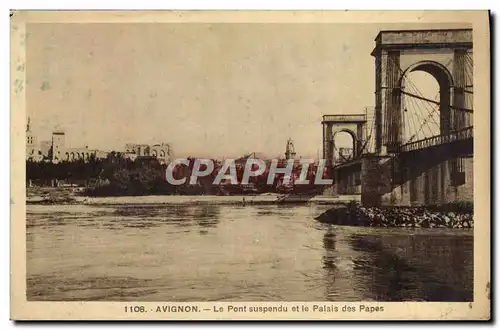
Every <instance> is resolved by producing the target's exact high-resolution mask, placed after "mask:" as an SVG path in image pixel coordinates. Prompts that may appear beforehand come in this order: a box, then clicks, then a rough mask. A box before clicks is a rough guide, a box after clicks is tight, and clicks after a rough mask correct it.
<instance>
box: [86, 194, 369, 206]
mask: <svg viewBox="0 0 500 330" xmlns="http://www.w3.org/2000/svg"><path fill="white" fill-rule="evenodd" d="M351 200H359V196H339V197H331V196H287V195H278V194H269V195H257V196H121V197H76V201H77V202H78V203H83V204H91V205H106V204H277V203H315V204H332V203H345V202H349V201H351Z"/></svg>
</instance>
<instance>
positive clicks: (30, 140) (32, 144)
mask: <svg viewBox="0 0 500 330" xmlns="http://www.w3.org/2000/svg"><path fill="white" fill-rule="evenodd" d="M36 149H37V148H36V137H35V135H34V134H33V132H32V131H31V120H30V117H28V123H27V124H26V159H31V160H33V159H34V158H35V157H36Z"/></svg>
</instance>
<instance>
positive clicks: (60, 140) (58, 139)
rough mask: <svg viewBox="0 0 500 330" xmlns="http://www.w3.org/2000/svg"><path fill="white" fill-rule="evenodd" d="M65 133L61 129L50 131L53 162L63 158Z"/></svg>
mask: <svg viewBox="0 0 500 330" xmlns="http://www.w3.org/2000/svg"><path fill="white" fill-rule="evenodd" d="M65 140H66V135H65V133H64V132H63V131H55V132H52V152H51V159H52V162H53V163H58V162H60V161H62V160H64V151H65Z"/></svg>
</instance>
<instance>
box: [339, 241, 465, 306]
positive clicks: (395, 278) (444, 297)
mask: <svg viewBox="0 0 500 330" xmlns="http://www.w3.org/2000/svg"><path fill="white" fill-rule="evenodd" d="M468 241H470V239H469V238H467V237H465V238H464V237H453V236H452V237H447V236H444V237H442V236H440V237H435V236H433V235H425V234H423V235H422V234H421V235H384V236H382V235H380V236H372V235H351V236H350V238H349V244H350V245H351V246H352V249H353V250H354V251H360V252H363V253H362V254H361V255H360V256H359V257H358V258H356V259H354V260H353V261H354V273H355V276H356V278H357V279H359V281H362V282H364V283H365V285H366V286H367V287H368V290H365V291H364V292H365V297H366V298H367V299H373V300H377V301H403V300H413V301H418V300H422V301H471V300H472V283H473V282H472V268H471V267H470V265H471V263H469V262H470V257H471V255H469V256H468V257H465V255H464V253H463V252H462V248H461V247H460V246H459V244H458V242H461V244H465V245H468V244H469V243H468Z"/></svg>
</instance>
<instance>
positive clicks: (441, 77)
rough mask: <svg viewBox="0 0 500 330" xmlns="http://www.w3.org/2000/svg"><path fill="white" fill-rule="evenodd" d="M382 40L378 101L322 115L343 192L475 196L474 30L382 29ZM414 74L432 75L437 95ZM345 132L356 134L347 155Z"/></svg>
mask: <svg viewBox="0 0 500 330" xmlns="http://www.w3.org/2000/svg"><path fill="white" fill-rule="evenodd" d="M375 43H376V46H375V49H374V50H373V52H372V54H371V55H372V56H373V57H374V58H375V76H376V84H375V106H374V107H372V108H366V109H365V111H364V113H362V114H357V115H325V116H323V122H322V124H323V157H324V158H325V159H326V160H327V163H328V164H329V165H330V166H331V167H332V169H333V175H334V182H335V183H334V186H335V190H336V192H337V193H338V194H342V193H349V194H352V193H357V194H361V199H362V201H364V203H366V204H375V205H381V204H390V205H399V204H404V205H423V204H424V205H425V204H442V203H447V202H452V201H456V200H472V186H473V182H472V181H473V175H472V167H473V163H472V154H473V113H474V111H473V95H474V93H473V80H474V79H473V69H474V65H473V56H472V54H473V53H472V48H473V47H472V46H473V44H472V30H469V29H453V30H404V31H402V30H398V31H381V32H380V33H379V34H378V36H377V38H376V39H375ZM414 72H425V73H427V74H428V75H430V76H432V77H433V79H434V80H435V81H436V82H437V85H438V88H437V89H438V91H437V93H436V94H435V95H429V94H428V93H427V94H426V93H425V92H424V91H422V90H421V88H419V87H422V86H421V85H419V84H418V83H417V82H415V81H414V80H413V78H412V76H413V74H412V73H414ZM423 87H427V86H425V85H424V86H423ZM339 132H346V133H349V134H350V135H351V137H352V141H353V147H352V153H351V154H350V155H348V156H345V154H343V153H342V152H341V151H340V150H339V148H338V147H337V146H336V145H335V136H336V134H338V133H339Z"/></svg>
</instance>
